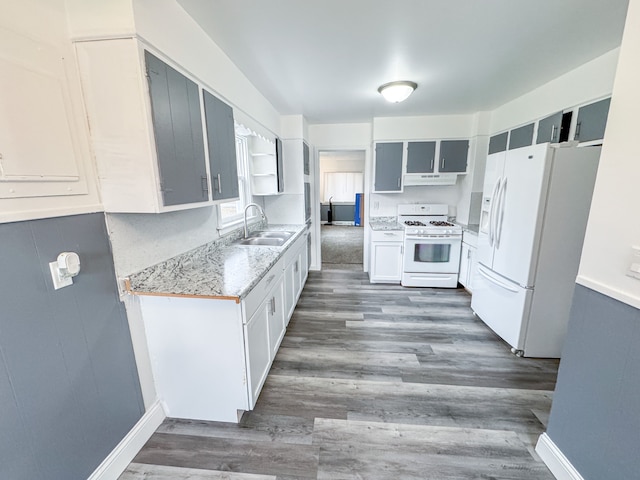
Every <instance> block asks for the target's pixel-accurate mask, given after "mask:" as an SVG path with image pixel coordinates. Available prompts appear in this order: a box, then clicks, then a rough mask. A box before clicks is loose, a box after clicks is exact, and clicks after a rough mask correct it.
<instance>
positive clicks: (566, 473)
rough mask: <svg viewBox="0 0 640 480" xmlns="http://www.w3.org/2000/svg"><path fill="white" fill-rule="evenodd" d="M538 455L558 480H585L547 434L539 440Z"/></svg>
mask: <svg viewBox="0 0 640 480" xmlns="http://www.w3.org/2000/svg"><path fill="white" fill-rule="evenodd" d="M536 453H537V454H538V455H540V458H541V459H542V461H543V462H544V463H545V465H546V466H547V467H548V468H549V470H551V473H552V474H553V476H554V477H556V479H557V480H584V478H582V475H580V473H579V472H578V470H576V469H575V467H574V466H573V465H571V462H570V461H569V460H568V459H567V457H565V456H564V453H562V451H561V450H560V449H559V448H558V446H557V445H556V444H555V443H553V440H551V438H550V437H549V435H547V434H546V433H543V434H542V435H540V438H538V444H537V445H536Z"/></svg>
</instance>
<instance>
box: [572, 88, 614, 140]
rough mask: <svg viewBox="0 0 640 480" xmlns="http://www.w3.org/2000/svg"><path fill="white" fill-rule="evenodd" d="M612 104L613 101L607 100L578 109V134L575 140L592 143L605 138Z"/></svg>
mask: <svg viewBox="0 0 640 480" xmlns="http://www.w3.org/2000/svg"><path fill="white" fill-rule="evenodd" d="M610 104H611V99H610V98H605V99H604V100H600V101H599V102H595V103H592V104H590V105H585V106H584V107H580V108H579V109H578V121H577V122H576V133H575V135H574V136H573V138H574V140H578V141H580V142H591V141H593V140H601V139H602V138H604V129H605V127H606V125H607V116H608V115H609V105H610Z"/></svg>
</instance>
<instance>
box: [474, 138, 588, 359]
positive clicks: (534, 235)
mask: <svg viewBox="0 0 640 480" xmlns="http://www.w3.org/2000/svg"><path fill="white" fill-rule="evenodd" d="M561 145H562V144H560V145H550V144H548V143H544V144H539V145H532V146H528V147H522V148H518V149H514V150H508V151H506V152H500V153H495V154H492V155H489V156H488V157H487V166H486V173H485V181H484V193H483V199H482V212H481V218H480V231H479V235H478V251H477V255H478V269H477V271H476V273H475V277H474V287H473V296H472V298H471V308H472V309H473V311H474V312H475V313H476V315H478V316H479V317H480V319H482V321H484V323H486V324H487V325H488V326H489V327H490V328H491V329H492V330H493V331H494V332H495V333H497V334H498V335H499V336H500V337H502V338H503V339H504V340H505V341H506V342H507V343H508V344H509V345H511V347H512V351H513V352H514V353H515V354H516V355H519V356H527V357H545V358H559V357H560V353H561V350H562V344H563V342H564V337H565V335H566V331H567V322H568V319H569V310H570V308H571V301H572V297H573V290H574V285H575V280H576V275H577V272H578V264H579V263H580V254H581V251H582V243H583V240H584V233H585V229H586V224H587V218H588V215H589V208H590V205H591V196H592V193H593V186H594V183H595V177H596V171H597V168H598V160H599V157H600V147H576V146H561Z"/></svg>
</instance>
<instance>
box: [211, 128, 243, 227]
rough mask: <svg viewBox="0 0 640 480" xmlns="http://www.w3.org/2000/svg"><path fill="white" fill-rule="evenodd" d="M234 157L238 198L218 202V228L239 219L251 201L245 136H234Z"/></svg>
mask: <svg viewBox="0 0 640 480" xmlns="http://www.w3.org/2000/svg"><path fill="white" fill-rule="evenodd" d="M236 158H237V160H238V187H239V188H238V190H239V192H240V198H239V199H238V200H234V201H231V202H224V203H220V204H218V228H224V227H226V226H229V225H231V224H233V223H236V222H238V221H240V220H241V219H242V216H243V214H244V207H246V206H247V205H248V204H249V203H250V202H251V192H250V191H249V148H248V145H247V137H243V136H236Z"/></svg>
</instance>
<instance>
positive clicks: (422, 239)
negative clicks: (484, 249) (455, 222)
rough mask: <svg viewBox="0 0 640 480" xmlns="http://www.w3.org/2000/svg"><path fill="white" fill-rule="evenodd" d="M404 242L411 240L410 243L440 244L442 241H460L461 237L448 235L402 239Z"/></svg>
mask: <svg viewBox="0 0 640 480" xmlns="http://www.w3.org/2000/svg"><path fill="white" fill-rule="evenodd" d="M404 239H405V240H411V241H412V242H416V241H417V242H420V241H432V242H442V241H450V240H453V241H456V240H460V241H462V235H448V236H446V237H408V236H407V237H404Z"/></svg>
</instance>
